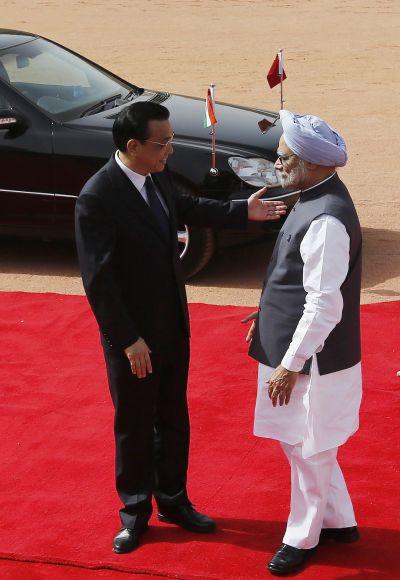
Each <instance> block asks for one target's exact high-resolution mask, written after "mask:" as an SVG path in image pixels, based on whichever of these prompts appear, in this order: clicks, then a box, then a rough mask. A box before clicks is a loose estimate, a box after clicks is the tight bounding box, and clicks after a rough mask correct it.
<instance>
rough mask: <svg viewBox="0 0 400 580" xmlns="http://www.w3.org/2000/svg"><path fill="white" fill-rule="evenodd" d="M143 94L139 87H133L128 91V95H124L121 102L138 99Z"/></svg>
mask: <svg viewBox="0 0 400 580" xmlns="http://www.w3.org/2000/svg"><path fill="white" fill-rule="evenodd" d="M143 93H144V89H142V88H141V87H133V89H131V90H130V91H129V93H127V94H126V95H125V97H124V98H123V100H124V101H130V100H131V99H133V97H139V96H140V95H142V94H143Z"/></svg>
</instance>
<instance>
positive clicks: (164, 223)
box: [144, 175, 169, 238]
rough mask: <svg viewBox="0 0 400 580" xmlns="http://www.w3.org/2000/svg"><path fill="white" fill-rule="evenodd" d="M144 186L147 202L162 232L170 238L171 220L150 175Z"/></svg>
mask: <svg viewBox="0 0 400 580" xmlns="http://www.w3.org/2000/svg"><path fill="white" fill-rule="evenodd" d="M144 184H145V186H146V194H147V200H148V202H149V206H150V209H151V210H152V212H153V215H154V217H155V219H156V221H157V223H158V225H159V226H160V228H161V230H162V231H163V233H164V234H165V235H166V237H167V238H169V219H168V216H167V214H166V212H165V209H164V208H163V206H162V203H161V201H160V199H159V197H158V195H157V192H156V188H155V187H154V183H153V180H152V179H151V177H150V175H148V176H147V177H146V181H145V182H144Z"/></svg>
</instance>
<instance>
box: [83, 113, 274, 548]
mask: <svg viewBox="0 0 400 580" xmlns="http://www.w3.org/2000/svg"><path fill="white" fill-rule="evenodd" d="M113 136H114V142H115V145H116V147H117V152H116V154H115V155H113V156H112V157H111V159H110V161H109V162H108V163H107V164H106V165H105V166H104V167H103V168H102V169H100V171H98V172H97V173H96V174H95V175H94V176H93V177H92V178H91V179H90V180H89V181H88V182H87V183H86V185H85V186H84V188H83V190H82V192H81V194H80V196H79V198H78V201H77V205H76V241H77V248H78V255H79V262H80V266H81V271H82V279H83V283H84V287H85V291H86V294H87V297H88V300H89V302H90V305H91V308H92V310H93V312H94V315H95V317H96V319H97V322H98V325H99V328H100V333H101V339H102V345H103V349H104V353H105V360H106V366H107V374H108V381H109V386H110V391H111V396H112V400H113V403H114V407H115V424H114V426H115V442H116V486H117V491H118V494H119V497H120V499H121V501H122V503H123V504H124V507H123V508H122V509H121V511H120V516H121V522H122V526H123V527H122V529H121V530H120V531H119V532H118V534H117V535H116V537H115V538H114V544H113V549H114V551H115V552H117V553H126V552H130V551H132V550H134V549H135V548H136V546H137V544H138V540H139V537H140V536H141V534H142V532H143V531H144V530H145V529H146V528H147V527H148V520H149V518H150V515H151V513H152V496H153V495H154V496H155V498H156V501H157V504H158V511H159V513H158V517H159V519H160V520H161V521H165V522H170V523H174V524H177V525H180V526H182V527H184V528H186V529H189V530H191V531H193V532H211V531H213V530H214V528H215V522H214V521H213V520H212V519H210V518H208V517H207V516H205V515H202V514H200V513H198V512H197V511H196V510H194V508H193V507H192V504H191V502H190V501H189V498H188V496H187V492H186V479H187V468H188V453H189V417H188V409H187V401H186V385H187V375H188V365H189V316H188V307H187V300H186V294H185V286H184V279H183V275H182V270H181V265H180V258H179V252H178V245H177V237H176V231H177V216H178V218H179V221H182V222H184V223H188V224H195V225H200V226H202V225H208V226H215V227H223V226H231V227H240V226H244V225H245V223H246V221H247V219H253V220H266V219H278V218H279V217H280V215H282V214H283V213H284V206H283V205H282V204H280V203H278V202H265V201H262V200H260V199H259V197H260V196H261V195H262V193H263V192H264V190H260V191H259V192H257V193H256V194H253V196H251V198H250V199H249V201H248V202H246V201H245V202H235V203H232V202H217V201H214V200H209V199H206V198H195V197H192V196H190V195H182V194H178V193H177V192H176V190H175V188H174V185H173V182H172V179H171V176H170V174H169V172H168V169H167V167H166V163H167V159H168V157H169V155H171V154H172V152H173V149H172V139H173V132H172V127H171V124H170V122H169V111H168V109H166V108H165V107H163V106H161V105H158V104H155V103H143V102H141V103H136V104H133V105H131V106H130V107H128V108H126V109H124V110H123V111H122V112H121V113H120V115H119V116H118V118H117V119H116V120H115V123H114V127H113Z"/></svg>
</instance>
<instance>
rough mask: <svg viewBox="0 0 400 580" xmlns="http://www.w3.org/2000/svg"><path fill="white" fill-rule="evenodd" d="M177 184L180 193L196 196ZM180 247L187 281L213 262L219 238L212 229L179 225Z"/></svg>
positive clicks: (186, 187)
mask: <svg viewBox="0 0 400 580" xmlns="http://www.w3.org/2000/svg"><path fill="white" fill-rule="evenodd" d="M175 183H176V188H177V190H178V191H179V192H180V193H186V194H189V195H193V196H196V193H194V190H193V189H192V188H191V187H190V186H188V185H186V184H184V183H183V182H181V181H178V180H175ZM178 245H179V253H180V257H181V262H182V269H183V272H184V275H185V279H186V280H189V278H192V277H193V276H195V275H196V274H197V273H198V272H200V270H202V269H203V268H204V267H205V266H206V264H208V262H209V261H210V260H211V258H212V256H213V255H214V253H215V249H216V246H217V238H216V234H215V232H214V230H213V229H212V228H207V227H199V226H190V225H187V224H179V225H178Z"/></svg>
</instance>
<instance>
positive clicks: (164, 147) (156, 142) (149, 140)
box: [145, 133, 175, 149]
mask: <svg viewBox="0 0 400 580" xmlns="http://www.w3.org/2000/svg"><path fill="white" fill-rule="evenodd" d="M174 137H175V134H174V133H172V137H171V139H168V141H167V142H166V143H160V142H159V141H152V140H151V139H145V141H148V143H154V145H159V147H162V148H163V149H166V148H167V147H168V145H172V143H173V141H174Z"/></svg>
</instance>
